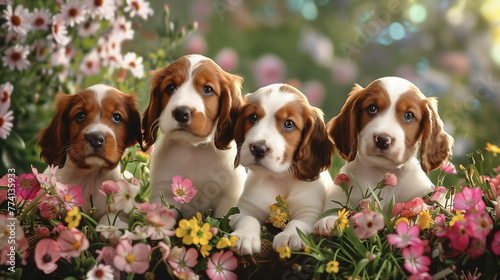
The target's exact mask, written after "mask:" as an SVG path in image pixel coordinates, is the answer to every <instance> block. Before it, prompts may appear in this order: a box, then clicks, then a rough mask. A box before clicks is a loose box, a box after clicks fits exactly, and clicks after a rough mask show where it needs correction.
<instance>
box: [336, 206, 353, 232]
mask: <svg viewBox="0 0 500 280" xmlns="http://www.w3.org/2000/svg"><path fill="white" fill-rule="evenodd" d="M349 212H350V211H349V210H347V209H346V208H344V209H342V210H339V211H338V214H339V218H338V219H337V220H336V221H335V224H336V225H337V226H338V227H339V230H340V232H344V230H345V228H346V227H349V219H348V218H347V215H349Z"/></svg>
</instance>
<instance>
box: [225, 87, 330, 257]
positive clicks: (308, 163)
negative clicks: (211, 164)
mask: <svg viewBox="0 0 500 280" xmlns="http://www.w3.org/2000/svg"><path fill="white" fill-rule="evenodd" d="M245 100H246V105H245V106H244V107H243V109H242V110H241V113H240V116H239V118H238V121H237V123H236V127H235V140H236V142H237V143H238V157H237V158H236V162H235V164H236V165H237V164H238V163H240V164H241V165H243V166H245V167H247V168H248V170H249V171H248V177H247V180H246V181H245V187H244V190H243V194H242V196H241V198H240V200H239V202H238V208H239V209H240V211H241V212H240V214H237V215H233V216H232V217H231V222H232V225H233V228H234V232H233V234H234V235H236V236H237V237H238V238H239V240H238V241H237V243H236V247H235V249H236V250H237V252H238V253H239V254H242V255H244V254H255V253H258V252H259V251H260V249H261V240H260V229H261V224H262V223H263V222H264V221H265V220H266V219H267V218H268V217H269V206H271V205H272V204H274V203H275V202H276V200H275V198H276V197H277V196H278V195H281V196H282V197H285V196H286V197H287V198H286V203H287V205H288V210H289V215H290V219H291V220H290V222H289V223H288V225H287V226H286V228H285V229H284V231H283V232H281V233H279V234H278V235H276V237H275V238H274V241H273V248H274V249H277V248H279V247H282V246H284V244H285V242H286V244H287V245H288V246H289V247H290V248H291V249H292V250H298V249H300V248H301V247H302V245H303V242H302V240H301V239H300V237H299V235H298V233H297V228H298V229H300V230H301V231H302V232H304V233H305V234H306V235H307V234H310V233H311V232H312V229H313V225H314V222H315V221H317V219H318V216H319V215H320V214H321V212H322V211H323V200H324V197H325V195H326V188H327V187H328V186H329V185H331V184H332V179H331V176H330V174H329V173H328V171H326V170H327V169H328V167H329V166H330V158H331V156H332V153H333V144H332V143H331V142H330V141H329V139H328V134H327V131H326V126H325V123H324V121H323V112H322V111H321V110H319V109H318V108H315V107H312V106H310V105H309V103H308V102H307V99H306V97H305V96H304V95H303V94H302V93H301V92H300V91H298V90H297V89H295V88H294V87H292V86H290V85H286V84H273V85H269V86H266V87H263V88H260V89H259V90H257V91H256V92H254V93H251V94H247V95H246V96H245Z"/></svg>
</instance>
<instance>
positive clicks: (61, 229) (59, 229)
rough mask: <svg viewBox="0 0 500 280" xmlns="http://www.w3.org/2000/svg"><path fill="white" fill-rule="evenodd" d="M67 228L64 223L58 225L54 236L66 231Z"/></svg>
mask: <svg viewBox="0 0 500 280" xmlns="http://www.w3.org/2000/svg"><path fill="white" fill-rule="evenodd" d="M66 229H67V228H66V226H64V225H63V224H62V223H58V224H57V225H56V226H55V227H54V228H53V229H52V231H51V233H52V234H55V235H59V234H60V233H61V232H63V231H65V230H66Z"/></svg>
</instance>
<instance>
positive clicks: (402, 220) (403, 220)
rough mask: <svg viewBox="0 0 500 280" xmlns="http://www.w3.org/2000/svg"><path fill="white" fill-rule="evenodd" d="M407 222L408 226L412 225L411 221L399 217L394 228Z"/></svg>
mask: <svg viewBox="0 0 500 280" xmlns="http://www.w3.org/2000/svg"><path fill="white" fill-rule="evenodd" d="M401 222H405V223H407V224H410V221H409V220H408V218H406V217H399V218H398V219H397V220H396V222H394V226H397V225H398V224H399V223H401Z"/></svg>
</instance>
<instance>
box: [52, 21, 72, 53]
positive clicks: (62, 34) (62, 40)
mask: <svg viewBox="0 0 500 280" xmlns="http://www.w3.org/2000/svg"><path fill="white" fill-rule="evenodd" d="M52 35H53V36H54V40H56V42H57V43H58V44H60V45H63V46H65V45H67V44H68V43H69V42H70V41H71V38H70V37H69V36H68V29H67V28H66V25H65V23H64V17H63V15H61V14H58V15H55V16H54V17H53V18H52Z"/></svg>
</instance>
